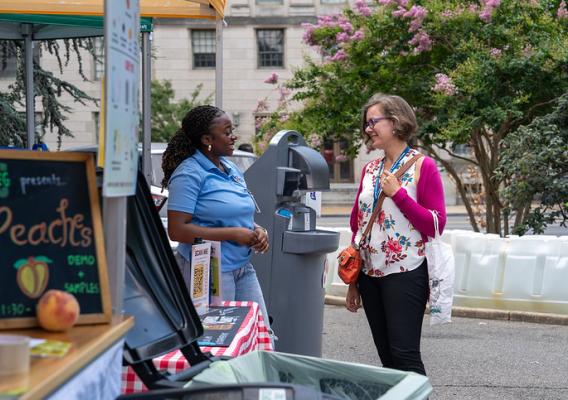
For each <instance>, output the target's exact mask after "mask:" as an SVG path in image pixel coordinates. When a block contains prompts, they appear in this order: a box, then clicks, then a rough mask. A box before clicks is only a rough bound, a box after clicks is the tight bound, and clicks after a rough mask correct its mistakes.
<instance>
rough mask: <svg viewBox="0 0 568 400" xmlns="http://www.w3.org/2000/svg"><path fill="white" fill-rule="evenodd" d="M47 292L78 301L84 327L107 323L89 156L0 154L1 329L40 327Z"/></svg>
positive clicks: (100, 241)
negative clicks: (64, 293) (38, 310)
mask: <svg viewBox="0 0 568 400" xmlns="http://www.w3.org/2000/svg"><path fill="white" fill-rule="evenodd" d="M49 289H59V290H64V291H67V292H69V293H72V294H73V295H74V296H75V297H76V298H77V300H78V301H79V305H80V307H81V315H80V317H79V322H78V323H79V324H90V323H99V322H108V321H110V318H111V304H110V295H109V288H108V274H107V269H106V258H105V253H104V244H103V234H102V222H101V211H100V205H99V199H98V194H97V186H96V178H95V166H94V162H93V159H92V156H91V155H90V154H86V153H61V152H58V153H48V152H32V151H16V150H0V328H25V327H32V326H36V325H37V320H36V318H35V307H36V304H37V302H38V300H39V298H40V297H41V295H42V294H43V293H44V292H45V291H46V290H49Z"/></svg>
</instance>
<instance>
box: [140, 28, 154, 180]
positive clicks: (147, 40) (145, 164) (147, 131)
mask: <svg viewBox="0 0 568 400" xmlns="http://www.w3.org/2000/svg"><path fill="white" fill-rule="evenodd" d="M151 85H152V34H151V33H150V32H142V173H143V174H144V178H146V182H147V183H148V185H150V184H151V183H152V158H151V142H152V124H151V118H152V104H151V102H152V99H151V87H152V86H151Z"/></svg>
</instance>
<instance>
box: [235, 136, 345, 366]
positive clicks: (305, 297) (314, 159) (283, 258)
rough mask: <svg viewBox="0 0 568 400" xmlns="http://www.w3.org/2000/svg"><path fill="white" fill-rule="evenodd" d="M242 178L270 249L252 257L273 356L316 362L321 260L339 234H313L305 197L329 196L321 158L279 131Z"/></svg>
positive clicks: (321, 295)
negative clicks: (272, 338)
mask: <svg viewBox="0 0 568 400" xmlns="http://www.w3.org/2000/svg"><path fill="white" fill-rule="evenodd" d="M245 178H246V181H247V185H248V187H249V189H250V191H251V192H252V193H253V195H254V197H255V199H256V201H257V203H258V205H259V208H260V210H261V212H260V213H259V214H256V216H255V220H256V222H257V223H258V224H260V225H262V226H263V227H265V228H266V229H267V231H268V235H269V240H270V249H269V251H268V252H267V253H266V254H263V255H254V256H253V259H252V262H253V265H254V266H255V269H256V272H257V275H258V279H259V282H260V285H261V287H262V291H263V294H264V298H265V301H266V306H267V308H268V314H269V315H270V316H271V317H272V318H273V324H272V327H273V329H274V332H275V333H276V335H277V336H278V338H279V340H278V341H277V342H276V350H277V351H281V352H287V353H295V354H304V355H309V356H315V357H321V346H322V327H323V310H324V298H325V291H324V284H325V282H324V278H325V276H324V274H325V273H326V271H325V264H326V254H327V253H330V252H334V251H335V250H337V247H338V245H339V233H337V232H333V231H326V230H318V229H316V213H315V211H314V210H313V209H312V208H310V207H308V206H306V205H305V204H303V203H302V201H301V200H302V197H303V195H304V194H305V193H306V192H311V191H325V190H329V169H328V166H327V163H326V162H325V160H324V158H323V156H322V155H321V154H320V153H318V152H317V151H315V150H313V149H311V148H309V147H308V146H307V145H306V141H305V140H304V138H303V137H302V136H301V135H300V134H299V133H298V132H295V131H280V132H278V133H277V134H276V135H275V136H274V137H273V138H272V140H271V141H270V144H269V147H268V149H267V150H266V152H265V153H264V154H263V155H262V156H261V157H260V158H259V159H258V160H257V161H255V163H254V164H253V165H252V166H251V167H250V168H249V169H248V170H247V171H246V173H245Z"/></svg>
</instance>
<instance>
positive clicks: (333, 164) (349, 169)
mask: <svg viewBox="0 0 568 400" xmlns="http://www.w3.org/2000/svg"><path fill="white" fill-rule="evenodd" d="M347 147H348V144H347V140H345V139H341V140H331V139H326V140H324V142H323V149H322V152H323V158H324V159H325V161H326V163H327V166H328V168H329V178H330V181H331V182H334V183H342V182H343V183H345V182H353V160H351V159H350V158H349V157H347V156H346V155H345V154H346V153H347Z"/></svg>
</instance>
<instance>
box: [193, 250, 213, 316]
mask: <svg viewBox="0 0 568 400" xmlns="http://www.w3.org/2000/svg"><path fill="white" fill-rule="evenodd" d="M210 257H211V243H200V244H194V245H193V246H191V274H190V288H189V294H190V296H191V301H193V306H194V307H195V309H196V310H197V313H198V314H199V315H201V314H204V313H206V312H207V310H208V308H209V270H210V268H209V266H210V261H211V260H210Z"/></svg>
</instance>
